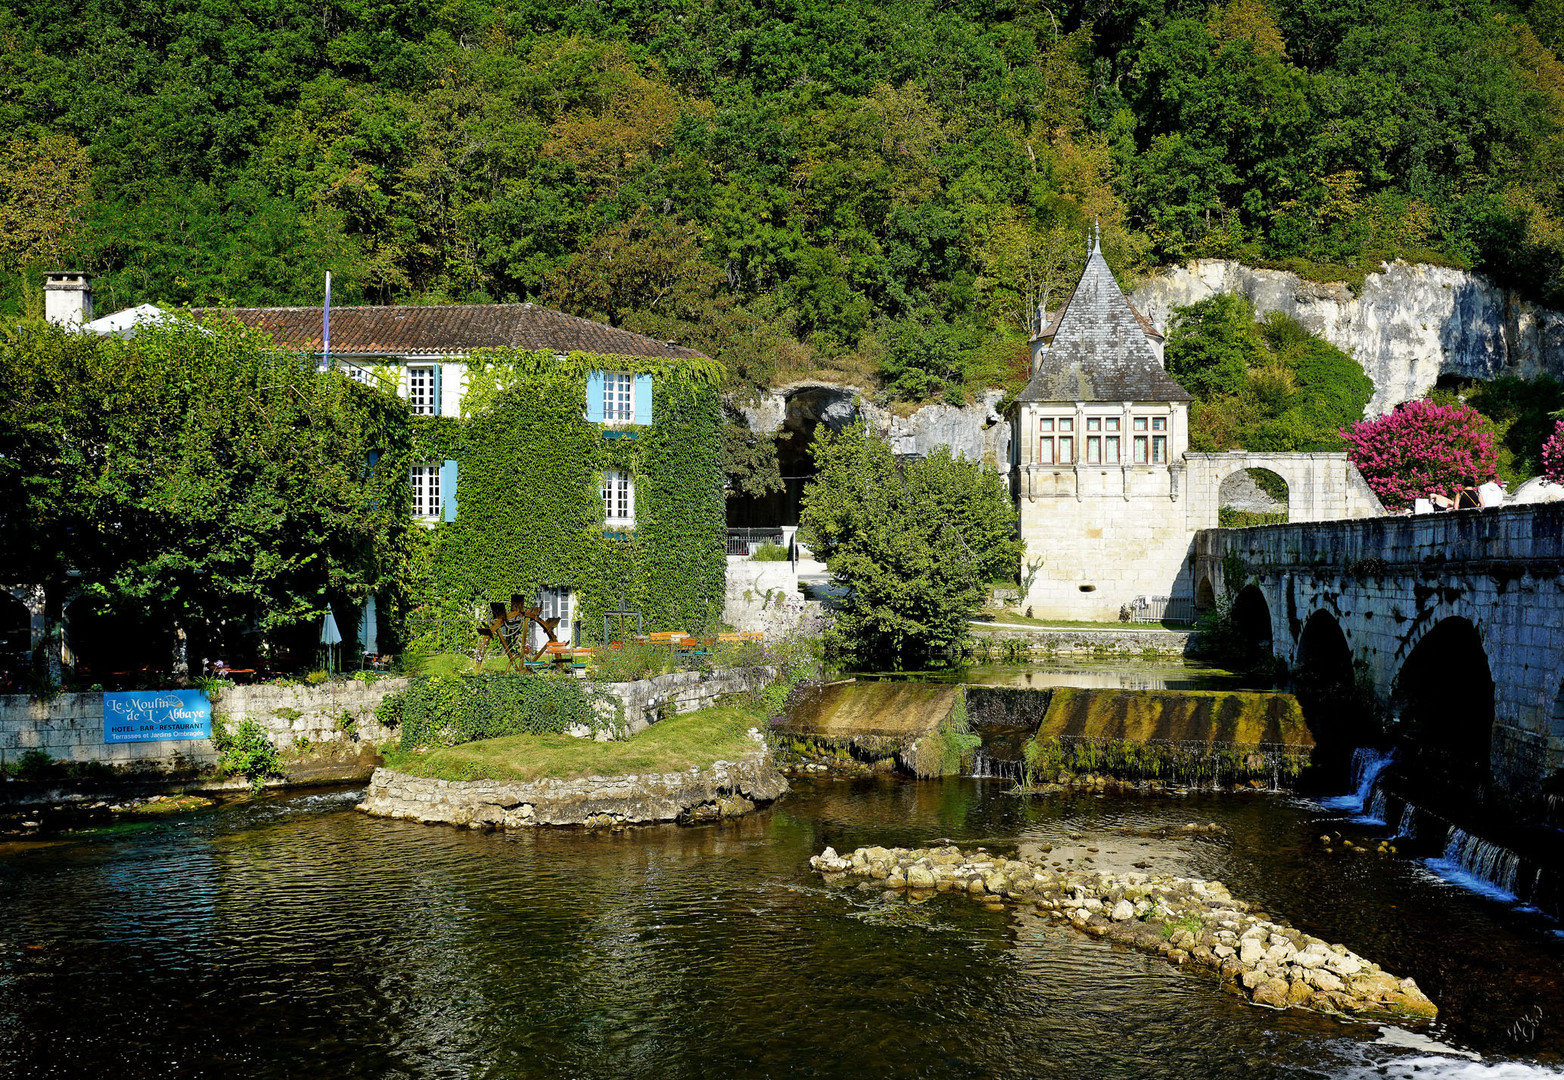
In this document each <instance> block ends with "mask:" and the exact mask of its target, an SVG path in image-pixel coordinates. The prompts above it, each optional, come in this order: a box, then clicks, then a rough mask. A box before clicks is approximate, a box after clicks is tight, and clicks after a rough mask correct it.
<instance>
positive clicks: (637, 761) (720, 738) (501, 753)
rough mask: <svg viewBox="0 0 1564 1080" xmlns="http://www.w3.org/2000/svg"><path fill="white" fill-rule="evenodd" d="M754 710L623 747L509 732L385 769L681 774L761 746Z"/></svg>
mask: <svg viewBox="0 0 1564 1080" xmlns="http://www.w3.org/2000/svg"><path fill="white" fill-rule="evenodd" d="M765 725H766V718H765V716H764V715H763V714H762V713H761V712H759V711H758V710H754V709H745V708H737V707H732V706H718V707H715V708H710V709H701V710H700V711H698V712H692V713H686V714H685V715H683V716H675V717H671V718H669V719H667V720H663V721H661V722H660V723H656V724H653V725H652V726H651V727H649V728H647V729H646V730H645V731H643V732H641V733H640V734H639V735H636V736H634V737H633V738H630V739H626V740H625V741H624V742H607V743H599V742H593V741H592V740H591V739H576V738H572V737H571V736H569V735H507V736H506V737H504V738H501V739H483V740H480V741H478V742H470V743H463V744H462V745H460V746H451V747H444V748H441V749H438V750H425V751H421V752H403V751H400V750H396V751H392V752H390V753H388V754H387V755H386V767H387V768H391V769H395V770H396V771H397V772H402V773H410V774H412V775H413V776H427V777H430V778H432V779H436V780H520V781H527V780H543V779H553V780H572V779H575V778H577V777H582V776H622V775H625V774H629V773H669V772H682V771H684V770H685V769H688V768H689V767H690V766H692V765H699V766H700V767H701V768H703V769H704V768H706V767H707V766H709V765H711V763H712V762H714V761H719V760H721V761H733V760H735V759H737V758H739V757H742V756H743V755H744V754H747V753H749V752H751V751H752V750H754V749H755V748H756V744H755V742H754V740H752V739H750V738H749V737H748V736H747V735H746V734H745V732H747V731H748V730H749V729H750V728H752V727H758V728H760V729H762V730H764V729H765Z"/></svg>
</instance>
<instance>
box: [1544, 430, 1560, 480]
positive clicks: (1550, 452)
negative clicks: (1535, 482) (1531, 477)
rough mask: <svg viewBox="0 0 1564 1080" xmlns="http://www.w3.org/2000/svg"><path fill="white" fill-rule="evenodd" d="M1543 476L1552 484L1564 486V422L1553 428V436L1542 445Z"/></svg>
mask: <svg viewBox="0 0 1564 1080" xmlns="http://www.w3.org/2000/svg"><path fill="white" fill-rule="evenodd" d="M1542 475H1543V476H1545V477H1547V479H1548V481H1549V482H1550V483H1554V484H1564V420H1560V421H1559V422H1558V423H1557V424H1555V425H1554V427H1553V434H1552V435H1549V436H1548V441H1547V442H1545V443H1543V444H1542Z"/></svg>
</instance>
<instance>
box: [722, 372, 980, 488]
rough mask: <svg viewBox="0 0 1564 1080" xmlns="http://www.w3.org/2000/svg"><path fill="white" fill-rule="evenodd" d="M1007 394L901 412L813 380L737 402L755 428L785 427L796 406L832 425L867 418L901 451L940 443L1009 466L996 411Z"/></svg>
mask: <svg viewBox="0 0 1564 1080" xmlns="http://www.w3.org/2000/svg"><path fill="white" fill-rule="evenodd" d="M1003 396H1004V393H1003V391H1000V390H986V391H984V392H983V396H982V397H981V398H980V399H979V400H977V401H974V402H972V403H971V404H969V405H963V406H955V405H945V404H942V403H932V404H928V405H924V406H923V407H922V408H920V409H918V410H916V411H915V412H913V413H912V414H911V415H908V416H898V415H897V414H896V413H894V412H892V411H891V410H889V409H886V408H884V407H882V406H879V405H875V404H873V403H872V402H870V401H869V400H867V395H866V394H865V392H864V391H863V390H860V389H859V388H858V387H855V386H844V385H839V384H836V383H819V382H809V383H792V384H789V385H786V386H779V387H776V388H775V389H773V390H771V391H769V392H768V393H767V394H766V395H765V396H764V397H762V398H761V399H760V400H759V401H757V402H754V403H751V404H744V405H739V406H738V408H739V411H740V412H742V413H743V414H744V418H745V420H747V421H748V422H749V428H750V430H751V431H754V432H768V433H769V432H775V431H781V430H782V428H783V427H784V426H785V425H786V424H787V422H788V413H789V409H792V410H793V411H794V412H796V413H801V414H802V415H803V416H804V418H805V419H808V420H811V421H814V422H816V423H822V424H825V425H826V426H827V427H829V428H831V429H832V430H833V431H841V430H842V429H843V428H845V427H847V426H848V425H849V424H851V423H853V422H854V421H856V420H859V419H862V420H863V421H864V422H865V423H866V424H867V425H868V426H869V428H870V429H871V430H873V431H875V432H878V433H879V434H880V435H883V436H885V437H886V438H887V439H889V440H890V442H891V446H892V448H893V449H894V450H895V451H896V453H898V454H919V455H926V454H928V453H929V452H930V451H931V450H933V449H934V448H935V447H937V446H948V447H950V448H951V450H952V451H953V452H955V453H957V454H961V455H964V456H965V457H967V458H970V459H971V460H973V461H985V462H987V463H988V464H990V465H998V466H1001V467H1004V466H1006V465H1008V463H1009V461H1010V425H1009V424H1008V423H1006V422H1005V420H1004V418H1003V417H1002V416H1000V415H999V413H998V412H997V411H996V409H997V406H998V405H999V401H1000V399H1001V398H1002V397H1003Z"/></svg>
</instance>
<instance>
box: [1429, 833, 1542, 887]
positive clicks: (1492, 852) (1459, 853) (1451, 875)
mask: <svg viewBox="0 0 1564 1080" xmlns="http://www.w3.org/2000/svg"><path fill="white" fill-rule="evenodd" d="M1427 865H1428V868H1429V869H1430V870H1432V871H1434V873H1436V874H1438V875H1439V876H1440V877H1442V878H1444V879H1445V880H1446V881H1449V882H1451V883H1452V884H1456V885H1461V886H1464V887H1465V888H1468V889H1471V890H1472V891H1473V892H1475V893H1480V894H1482V895H1483V896H1487V897H1491V898H1492V899H1495V900H1506V901H1512V902H1513V901H1515V900H1518V899H1521V897H1520V895H1519V892H1518V891H1517V886H1518V883H1519V878H1520V870H1521V859H1520V856H1519V855H1517V854H1515V852H1513V851H1511V850H1509V849H1508V848H1502V847H1500V846H1499V845H1498V844H1494V843H1490V842H1489V841H1487V840H1484V839H1482V838H1481V837H1478V836H1473V835H1472V834H1470V833H1468V832H1467V831H1466V830H1464V829H1458V828H1456V827H1455V826H1454V825H1452V826H1450V831H1449V833H1447V834H1446V836H1445V850H1444V854H1443V855H1442V856H1440V857H1439V858H1437V859H1429V860H1428V861H1427Z"/></svg>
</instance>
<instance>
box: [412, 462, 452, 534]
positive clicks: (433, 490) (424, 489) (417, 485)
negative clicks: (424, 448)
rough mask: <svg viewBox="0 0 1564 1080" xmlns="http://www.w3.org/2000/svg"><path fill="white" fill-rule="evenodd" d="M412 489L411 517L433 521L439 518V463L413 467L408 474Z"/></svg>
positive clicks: (440, 505)
mask: <svg viewBox="0 0 1564 1080" xmlns="http://www.w3.org/2000/svg"><path fill="white" fill-rule="evenodd" d="M408 483H409V484H410V485H411V486H412V489H413V516H414V517H416V518H426V519H430V520H435V519H438V518H439V517H440V514H441V511H442V509H443V506H442V504H441V502H440V463H439V462H438V461H437V462H435V463H433V464H432V465H414V466H413V467H412V469H411V470H409V473H408Z"/></svg>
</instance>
